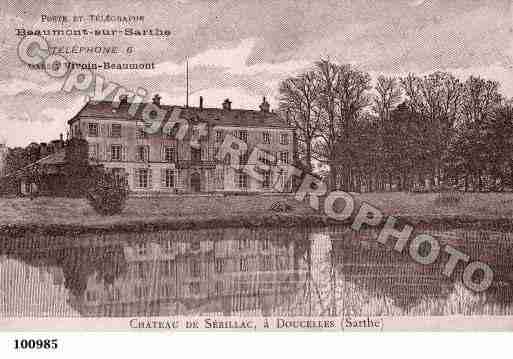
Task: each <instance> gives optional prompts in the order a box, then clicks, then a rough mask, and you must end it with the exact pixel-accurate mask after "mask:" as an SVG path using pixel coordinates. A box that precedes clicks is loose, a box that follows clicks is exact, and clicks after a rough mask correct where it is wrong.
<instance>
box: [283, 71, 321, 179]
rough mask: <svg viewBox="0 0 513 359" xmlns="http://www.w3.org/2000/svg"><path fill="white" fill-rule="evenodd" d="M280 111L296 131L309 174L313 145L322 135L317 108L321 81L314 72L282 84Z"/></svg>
mask: <svg viewBox="0 0 513 359" xmlns="http://www.w3.org/2000/svg"><path fill="white" fill-rule="evenodd" d="M279 91H280V110H281V112H282V113H284V114H285V116H286V118H287V120H288V121H289V122H290V124H291V125H292V126H293V127H294V128H295V129H296V134H297V139H298V142H299V143H298V144H299V150H300V152H301V153H302V159H303V162H304V165H305V169H306V171H307V172H311V170H312V145H313V142H314V141H315V139H316V138H317V137H318V136H319V134H320V124H321V122H320V113H319V109H318V107H317V101H318V97H319V80H318V77H317V76H316V74H315V73H314V72H313V71H308V72H306V73H304V74H302V75H299V76H296V77H291V78H288V79H286V80H284V81H283V82H282V83H281V84H280V88H279Z"/></svg>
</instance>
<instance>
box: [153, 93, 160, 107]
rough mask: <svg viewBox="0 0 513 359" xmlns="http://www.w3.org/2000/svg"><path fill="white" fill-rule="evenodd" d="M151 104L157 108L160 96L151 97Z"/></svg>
mask: <svg viewBox="0 0 513 359" xmlns="http://www.w3.org/2000/svg"><path fill="white" fill-rule="evenodd" d="M153 104H154V105H157V106H160V96H159V94H158V93H157V94H155V96H153Z"/></svg>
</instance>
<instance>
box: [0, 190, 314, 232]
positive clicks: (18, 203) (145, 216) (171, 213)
mask: <svg viewBox="0 0 513 359" xmlns="http://www.w3.org/2000/svg"><path fill="white" fill-rule="evenodd" d="M276 201H280V202H286V203H289V204H290V205H291V206H292V207H293V208H294V210H293V211H291V212H288V213H285V214H284V215H294V216H303V215H305V216H308V215H312V214H315V212H314V211H313V210H312V209H310V208H309V207H308V206H307V205H306V204H304V203H300V202H297V201H296V200H294V197H293V196H291V195H266V196H256V195H252V196H229V197H221V196H216V197H208V196H194V197H193V196H184V197H163V198H131V199H129V200H128V203H127V206H126V207H125V209H124V210H123V212H122V213H121V214H120V215H114V216H101V215H98V214H97V213H96V212H95V211H94V210H93V209H92V207H91V206H89V204H88V203H87V201H86V200H85V199H71V198H53V197H40V198H35V199H34V200H30V199H29V198H0V225H5V224H72V225H80V224H90V225H100V226H101V225H111V224H120V223H131V222H140V221H145V222H164V221H173V220H190V219H198V220H215V219H219V220H223V219H229V218H233V217H249V218H255V219H258V218H259V217H264V216H269V215H273V214H275V212H272V211H270V208H271V205H272V204H273V203H274V202H276Z"/></svg>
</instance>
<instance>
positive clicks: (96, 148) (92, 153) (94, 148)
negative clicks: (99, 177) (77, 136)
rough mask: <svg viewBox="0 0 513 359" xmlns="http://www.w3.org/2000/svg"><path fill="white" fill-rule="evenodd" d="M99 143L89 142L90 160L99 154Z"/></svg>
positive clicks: (96, 157)
mask: <svg viewBox="0 0 513 359" xmlns="http://www.w3.org/2000/svg"><path fill="white" fill-rule="evenodd" d="M98 152H99V145H98V144H97V143H91V144H89V158H90V159H91V160H97V159H98V155H99V153H98Z"/></svg>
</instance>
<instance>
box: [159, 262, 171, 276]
mask: <svg viewBox="0 0 513 359" xmlns="http://www.w3.org/2000/svg"><path fill="white" fill-rule="evenodd" d="M160 274H161V275H162V276H165V277H169V276H171V275H173V262H172V261H162V262H160Z"/></svg>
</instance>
